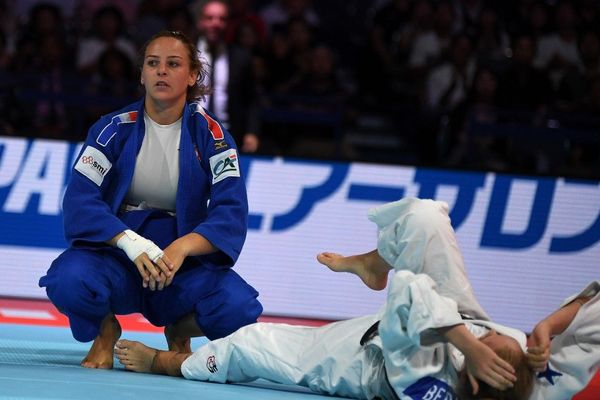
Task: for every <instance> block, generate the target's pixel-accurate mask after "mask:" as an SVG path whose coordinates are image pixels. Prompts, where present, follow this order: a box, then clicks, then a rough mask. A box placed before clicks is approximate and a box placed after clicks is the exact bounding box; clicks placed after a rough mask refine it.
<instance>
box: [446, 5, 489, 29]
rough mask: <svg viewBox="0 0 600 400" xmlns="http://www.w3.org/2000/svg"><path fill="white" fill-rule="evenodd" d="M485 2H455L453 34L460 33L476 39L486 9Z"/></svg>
mask: <svg viewBox="0 0 600 400" xmlns="http://www.w3.org/2000/svg"><path fill="white" fill-rule="evenodd" d="M485 3H486V2H485V1H484V0H454V1H453V5H454V27H453V32H455V33H456V32H460V33H462V34H465V35H467V36H469V37H470V38H475V37H476V35H477V32H478V31H479V24H480V21H481V17H482V15H483V10H484V9H485V8H486V4H485Z"/></svg>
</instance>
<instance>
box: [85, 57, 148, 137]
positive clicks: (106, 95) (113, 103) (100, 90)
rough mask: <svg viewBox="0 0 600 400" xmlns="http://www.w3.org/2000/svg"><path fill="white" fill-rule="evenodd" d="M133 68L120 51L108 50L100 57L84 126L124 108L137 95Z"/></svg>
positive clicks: (91, 85) (92, 80) (93, 79)
mask: <svg viewBox="0 0 600 400" xmlns="http://www.w3.org/2000/svg"><path fill="white" fill-rule="evenodd" d="M135 81H136V80H135V70H134V64H133V63H132V62H131V60H130V59H129V57H128V56H127V55H126V54H125V53H123V52H122V51H121V50H119V49H117V48H114V47H109V48H107V49H106V50H104V51H103V52H102V54H100V57H99V59H98V65H97V68H96V72H95V73H94V75H93V76H92V78H91V81H90V85H89V88H88V93H89V95H90V96H91V97H90V104H89V106H88V107H87V113H86V114H87V115H86V117H87V121H86V122H87V123H88V125H89V124H92V123H93V122H95V121H96V120H98V118H100V117H101V116H102V115H104V114H108V113H109V112H111V111H113V110H114V108H115V107H123V106H125V105H127V104H129V103H131V102H132V101H134V100H135V99H136V98H137V96H138V95H139V94H140V93H139V90H138V87H137V85H135V84H134V83H133V82H135Z"/></svg>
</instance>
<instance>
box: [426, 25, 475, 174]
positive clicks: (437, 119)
mask: <svg viewBox="0 0 600 400" xmlns="http://www.w3.org/2000/svg"><path fill="white" fill-rule="evenodd" d="M475 66H476V63H475V59H474V58H473V45H472V43H471V40H470V39H469V38H468V37H467V36H466V35H458V36H456V37H455V38H454V39H453V41H452V45H451V55H450V59H449V61H447V62H445V63H443V64H441V65H440V66H438V67H435V68H434V69H432V70H431V72H430V73H429V74H428V75H427V79H426V83H425V98H424V103H423V115H422V121H421V123H422V125H421V128H422V130H423V131H422V132H421V134H420V136H419V138H418V140H419V148H420V151H419V152H420V158H421V160H422V162H425V163H432V162H437V160H438V156H439V154H438V153H439V148H438V146H439V141H438V139H439V138H438V134H439V132H440V128H441V127H442V126H443V124H445V123H446V121H447V116H448V114H449V113H451V112H452V111H453V110H454V108H455V107H456V106H458V105H459V104H460V103H461V102H463V101H464V100H465V99H466V96H467V93H468V91H469V88H470V87H471V82H472V80H473V75H474V73H475Z"/></svg>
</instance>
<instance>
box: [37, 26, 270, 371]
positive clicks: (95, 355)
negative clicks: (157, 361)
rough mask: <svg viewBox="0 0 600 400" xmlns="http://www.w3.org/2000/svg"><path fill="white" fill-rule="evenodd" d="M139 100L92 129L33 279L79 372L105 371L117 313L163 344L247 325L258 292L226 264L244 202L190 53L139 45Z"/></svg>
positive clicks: (175, 36)
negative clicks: (57, 230)
mask: <svg viewBox="0 0 600 400" xmlns="http://www.w3.org/2000/svg"><path fill="white" fill-rule="evenodd" d="M143 54H144V59H143V67H142V70H141V83H142V85H144V88H145V92H146V93H145V96H144V98H143V99H142V100H140V101H139V102H137V103H134V104H131V105H129V106H127V107H125V108H123V109H122V110H120V111H117V112H115V113H112V114H109V115H107V116H104V117H102V118H101V119H100V120H99V121H98V122H96V123H95V124H94V125H93V126H92V127H91V129H90V131H89V134H88V137H87V139H86V141H85V143H84V146H83V148H82V151H81V153H80V155H79V157H78V159H77V161H76V163H75V166H74V168H73V172H72V176H71V179H70V182H69V184H68V186H67V190H66V192H65V197H64V202H63V212H64V226H65V234H66V237H67V240H68V242H69V245H70V247H69V248H68V249H67V250H66V251H65V252H64V253H62V254H61V255H60V256H59V257H58V258H57V259H56V260H55V261H54V262H53V263H52V266H51V267H50V269H49V270H48V272H47V275H45V276H44V277H42V278H41V279H40V286H42V287H46V291H47V294H48V297H49V298H50V299H51V300H52V302H53V303H54V304H55V305H56V307H57V308H58V309H59V310H61V311H62V312H63V313H64V314H66V315H67V317H68V318H69V322H70V326H71V330H72V332H73V336H74V337H75V339H77V340H79V341H90V340H94V343H93V345H92V348H91V349H90V352H89V353H88V355H87V357H86V358H85V359H84V360H83V361H82V365H83V366H85V367H91V368H111V367H112V362H113V361H112V360H113V348H114V344H115V342H116V341H117V340H118V338H119V336H120V334H121V328H120V326H119V323H118V321H117V320H116V318H115V316H114V315H115V314H129V313H133V312H141V313H142V314H143V315H144V316H145V317H146V318H147V319H148V320H149V321H150V322H151V323H153V324H154V325H157V326H165V335H166V338H167V342H168V344H169V348H170V349H172V350H175V351H189V350H190V337H193V336H200V335H206V336H207V337H208V338H209V339H215V338H219V337H223V336H226V335H228V334H229V333H231V332H233V331H235V330H236V329H238V328H239V327H241V326H244V325H247V324H249V323H252V322H255V321H256V319H257V317H258V316H259V315H260V313H261V312H262V306H261V305H260V303H259V302H258V300H257V296H258V293H257V292H256V290H254V288H252V287H251V286H250V285H249V284H248V283H246V282H245V281H244V280H243V279H242V278H241V277H240V276H239V275H237V274H236V273H235V272H234V271H233V270H232V269H231V267H232V266H233V265H234V263H235V262H236V260H237V258H238V256H239V254H240V252H241V250H242V246H243V243H244V241H245V238H246V230H247V215H248V204H247V196H246V188H245V184H244V181H243V178H242V177H241V174H240V167H239V162H238V158H237V157H238V155H237V150H236V146H235V143H234V141H233V139H232V137H231V136H230V135H229V133H228V132H227V131H226V130H225V129H224V128H223V127H222V126H221V124H220V123H219V122H218V121H216V120H215V119H214V118H213V117H212V116H211V115H209V114H208V113H207V112H206V111H205V110H204V109H203V108H202V107H200V106H199V105H198V104H197V103H194V102H193V100H194V99H195V98H196V97H199V96H201V95H202V94H204V93H205V92H206V89H207V88H206V87H205V86H203V85H202V84H201V83H202V82H203V78H204V76H205V72H204V69H203V66H202V65H201V63H200V61H199V59H198V56H197V50H196V48H195V46H194V45H193V44H192V43H191V42H190V41H189V40H188V39H187V38H186V37H185V36H184V35H182V34H181V33H179V32H166V31H165V32H161V33H159V34H157V35H156V36H155V37H153V38H152V39H151V40H150V41H149V42H148V44H147V45H146V47H145V48H144V52H143Z"/></svg>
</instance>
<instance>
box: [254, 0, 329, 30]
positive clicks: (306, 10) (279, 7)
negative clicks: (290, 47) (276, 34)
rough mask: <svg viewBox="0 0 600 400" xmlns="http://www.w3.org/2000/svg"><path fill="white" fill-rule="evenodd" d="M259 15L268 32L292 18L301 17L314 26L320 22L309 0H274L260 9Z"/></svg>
mask: <svg viewBox="0 0 600 400" xmlns="http://www.w3.org/2000/svg"><path fill="white" fill-rule="evenodd" d="M260 17H261V18H262V20H263V21H264V22H265V24H267V27H268V30H269V32H272V31H273V29H274V28H276V27H277V26H280V25H285V24H287V23H288V22H289V21H290V20H291V19H292V18H300V19H303V20H305V21H306V22H307V23H308V24H310V25H312V26H314V27H318V26H319V25H320V23H321V21H320V19H319V15H318V14H317V13H316V12H315V10H314V9H313V8H312V4H311V0H275V1H272V2H271V3H270V4H268V5H267V6H265V7H264V8H263V9H261V10H260Z"/></svg>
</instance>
